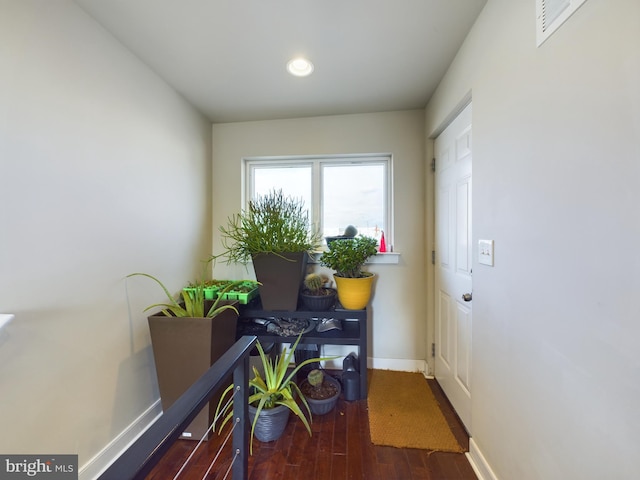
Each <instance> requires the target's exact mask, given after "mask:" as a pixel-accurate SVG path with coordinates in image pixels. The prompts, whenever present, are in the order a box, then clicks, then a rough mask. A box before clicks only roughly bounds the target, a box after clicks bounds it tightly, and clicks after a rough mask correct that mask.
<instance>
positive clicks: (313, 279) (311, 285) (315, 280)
mask: <svg viewBox="0 0 640 480" xmlns="http://www.w3.org/2000/svg"><path fill="white" fill-rule="evenodd" d="M323 284H324V279H323V278H322V276H321V275H318V274H317V273H310V274H308V275H307V276H306V277H304V286H305V287H306V288H307V289H308V290H309V291H311V292H319V291H320V289H321V288H322V285H323Z"/></svg>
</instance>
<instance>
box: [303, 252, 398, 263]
mask: <svg viewBox="0 0 640 480" xmlns="http://www.w3.org/2000/svg"><path fill="white" fill-rule="evenodd" d="M321 257H322V252H316V253H313V254H312V255H310V258H309V263H318V264H319V263H320V258H321ZM366 263H367V264H378V265H396V264H398V263H400V253H398V252H384V253H376V254H375V255H374V256H373V257H370V258H369V259H368V260H367V261H366Z"/></svg>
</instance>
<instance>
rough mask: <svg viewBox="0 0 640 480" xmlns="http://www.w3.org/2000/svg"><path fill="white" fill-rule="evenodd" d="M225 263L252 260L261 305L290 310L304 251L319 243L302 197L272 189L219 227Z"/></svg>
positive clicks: (294, 304) (300, 276) (304, 263)
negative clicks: (297, 197)
mask: <svg viewBox="0 0 640 480" xmlns="http://www.w3.org/2000/svg"><path fill="white" fill-rule="evenodd" d="M220 232H221V234H222V245H223V247H224V252H223V253H222V254H221V255H218V256H221V257H225V258H226V260H227V262H228V263H238V262H239V263H245V264H246V263H248V262H249V261H252V262H253V268H254V270H255V274H256V279H257V280H258V282H259V291H260V298H261V299H262V307H263V308H264V309H265V310H285V311H294V310H296V308H297V303H298V291H299V290H300V284H301V283H302V279H303V276H304V273H305V271H306V266H307V258H308V257H307V256H308V254H309V253H311V252H312V251H314V250H317V249H318V248H319V246H320V242H321V236H320V234H319V233H318V232H316V231H315V230H314V229H312V228H311V224H310V221H309V215H308V212H307V210H306V209H305V207H304V202H303V201H302V199H296V198H293V197H289V196H285V195H284V194H283V193H282V190H272V191H271V192H269V193H267V194H266V195H263V196H259V197H258V198H256V199H255V200H251V201H250V202H249V206H248V208H247V209H246V210H242V211H241V212H240V213H239V214H235V215H233V216H231V217H229V219H228V222H227V225H226V226H221V227H220Z"/></svg>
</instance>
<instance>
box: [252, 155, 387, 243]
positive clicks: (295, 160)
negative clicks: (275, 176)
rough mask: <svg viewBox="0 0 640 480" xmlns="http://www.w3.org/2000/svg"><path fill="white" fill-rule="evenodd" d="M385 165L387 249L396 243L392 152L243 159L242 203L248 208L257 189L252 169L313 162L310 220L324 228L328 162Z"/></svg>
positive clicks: (319, 227)
mask: <svg viewBox="0 0 640 480" xmlns="http://www.w3.org/2000/svg"><path fill="white" fill-rule="evenodd" d="M358 163H360V164H384V165H385V167H386V168H385V180H384V181H385V185H384V187H385V191H384V205H385V208H384V212H383V215H384V219H383V225H382V226H381V229H382V230H383V231H384V236H385V243H386V244H387V248H388V249H389V248H391V247H392V245H393V156H392V155H391V154H390V153H376V154H348V155H295V156H265V157H245V158H243V172H244V173H243V183H244V189H243V195H242V197H243V198H242V204H243V205H244V207H245V208H246V207H247V206H248V204H249V200H250V199H251V196H252V194H253V190H254V175H253V170H254V168H255V167H256V166H265V165H269V166H274V167H277V166H291V165H296V166H298V165H300V166H302V165H311V167H312V174H311V178H312V194H311V203H312V205H311V219H312V223H313V224H314V226H315V227H316V228H318V229H321V228H322V224H321V222H322V218H323V215H322V214H323V211H322V208H323V207H322V174H321V168H322V166H323V165H326V164H334V165H336V164H343V165H349V164H351V165H353V164H358Z"/></svg>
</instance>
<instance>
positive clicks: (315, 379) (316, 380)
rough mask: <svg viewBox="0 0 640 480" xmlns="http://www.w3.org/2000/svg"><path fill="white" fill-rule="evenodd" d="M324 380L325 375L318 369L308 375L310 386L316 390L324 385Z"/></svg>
mask: <svg viewBox="0 0 640 480" xmlns="http://www.w3.org/2000/svg"><path fill="white" fill-rule="evenodd" d="M323 380H324V373H322V371H321V370H318V369H317V368H314V369H313V370H311V371H310V372H309V373H308V374H307V381H308V382H309V385H311V386H312V387H314V388H319V387H320V385H322V381H323Z"/></svg>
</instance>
